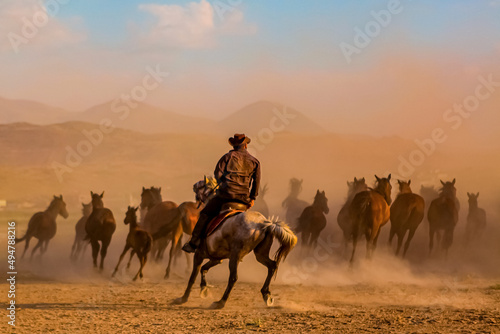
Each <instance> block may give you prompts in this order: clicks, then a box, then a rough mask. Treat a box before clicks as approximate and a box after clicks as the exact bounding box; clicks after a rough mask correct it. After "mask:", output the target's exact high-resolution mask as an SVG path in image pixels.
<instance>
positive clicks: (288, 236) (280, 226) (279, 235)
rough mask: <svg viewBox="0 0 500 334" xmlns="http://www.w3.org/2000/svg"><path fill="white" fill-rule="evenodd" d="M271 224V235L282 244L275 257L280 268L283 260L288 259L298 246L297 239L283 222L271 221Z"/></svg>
mask: <svg viewBox="0 0 500 334" xmlns="http://www.w3.org/2000/svg"><path fill="white" fill-rule="evenodd" d="M269 223H270V224H271V225H269V227H268V228H269V231H270V232H271V235H272V236H273V237H275V238H276V239H278V241H279V243H280V248H278V250H277V251H276V254H275V255H274V260H275V261H276V265H277V266H278V265H279V264H280V262H281V261H282V260H285V259H286V257H287V256H288V254H289V253H290V251H291V250H292V249H293V247H295V245H296V244H297V237H296V236H295V234H294V233H293V231H292V229H291V228H290V227H289V226H288V225H287V224H286V223H284V222H281V221H274V222H273V221H269Z"/></svg>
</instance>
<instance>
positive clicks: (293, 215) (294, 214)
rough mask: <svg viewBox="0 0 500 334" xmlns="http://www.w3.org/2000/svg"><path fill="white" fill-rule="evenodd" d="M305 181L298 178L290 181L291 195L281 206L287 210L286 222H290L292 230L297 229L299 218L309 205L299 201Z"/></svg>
mask: <svg viewBox="0 0 500 334" xmlns="http://www.w3.org/2000/svg"><path fill="white" fill-rule="evenodd" d="M303 182H304V180H299V179H296V178H292V179H290V193H289V194H288V196H287V198H285V199H284V200H283V203H281V206H282V207H284V208H285V209H286V221H287V222H289V224H290V226H291V227H292V228H295V227H296V226H295V225H296V224H297V218H299V217H300V215H301V214H302V212H303V211H304V209H305V208H306V207H308V206H309V203H307V202H306V201H303V200H301V199H299V198H298V197H299V194H300V193H301V192H302V183H303Z"/></svg>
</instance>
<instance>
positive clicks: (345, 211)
mask: <svg viewBox="0 0 500 334" xmlns="http://www.w3.org/2000/svg"><path fill="white" fill-rule="evenodd" d="M347 188H348V190H347V200H346V202H345V204H344V205H343V206H342V208H341V209H340V211H339V214H338V215H337V223H338V224H339V227H340V229H341V230H342V232H343V235H344V238H343V243H344V251H346V250H347V244H348V243H349V242H350V241H351V238H352V221H351V216H350V214H349V207H350V206H351V203H352V200H353V199H354V196H356V194H358V193H360V192H362V191H366V190H368V186H367V185H366V182H365V178H362V179H357V178H354V181H353V182H349V181H347Z"/></svg>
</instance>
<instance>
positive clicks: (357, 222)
mask: <svg viewBox="0 0 500 334" xmlns="http://www.w3.org/2000/svg"><path fill="white" fill-rule="evenodd" d="M358 203H359V206H358V207H353V206H352V204H351V207H350V213H351V219H352V221H351V223H352V226H353V231H358V229H359V227H361V226H362V223H363V220H364V219H365V218H366V217H368V215H369V214H370V207H371V205H372V202H371V200H370V198H363V199H362V200H361V201H359V202H358Z"/></svg>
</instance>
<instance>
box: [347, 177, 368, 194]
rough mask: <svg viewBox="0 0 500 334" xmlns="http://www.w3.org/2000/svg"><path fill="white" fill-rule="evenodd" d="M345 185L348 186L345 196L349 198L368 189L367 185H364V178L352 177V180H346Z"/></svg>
mask: <svg viewBox="0 0 500 334" xmlns="http://www.w3.org/2000/svg"><path fill="white" fill-rule="evenodd" d="M347 186H348V187H349V191H348V193H347V197H349V198H351V197H353V196H354V195H356V194H357V193H360V192H362V191H365V190H368V186H367V185H366V182H365V178H364V177H363V178H361V179H358V178H354V181H353V182H349V181H347Z"/></svg>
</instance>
